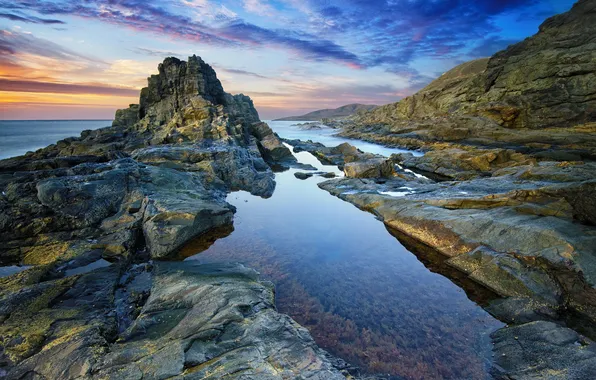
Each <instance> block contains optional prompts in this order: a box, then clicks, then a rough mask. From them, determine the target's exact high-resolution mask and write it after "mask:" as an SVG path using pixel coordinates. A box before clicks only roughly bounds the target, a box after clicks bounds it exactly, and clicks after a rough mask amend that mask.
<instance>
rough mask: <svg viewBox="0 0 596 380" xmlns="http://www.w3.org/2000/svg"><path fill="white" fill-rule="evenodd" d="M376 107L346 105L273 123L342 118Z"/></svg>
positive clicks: (369, 105)
mask: <svg viewBox="0 0 596 380" xmlns="http://www.w3.org/2000/svg"><path fill="white" fill-rule="evenodd" d="M376 107H377V106H375V105H372V104H347V105H345V106H341V107H338V108H333V109H324V110H317V111H313V112H309V113H307V114H304V115H301V116H288V117H282V118H281V119H275V121H322V120H323V119H333V118H342V117H346V116H350V115H354V114H357V113H359V112H363V111H370V110H372V109H375V108H376Z"/></svg>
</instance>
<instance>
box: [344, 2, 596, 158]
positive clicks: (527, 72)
mask: <svg viewBox="0 0 596 380" xmlns="http://www.w3.org/2000/svg"><path fill="white" fill-rule="evenodd" d="M595 35H596V2H594V1H593V0H580V1H578V2H577V4H575V5H574V6H573V8H572V9H571V10H570V11H569V12H567V13H564V14H561V15H557V16H554V17H552V18H550V19H548V20H546V21H545V22H544V23H543V24H542V25H541V26H540V30H539V32H538V33H537V34H536V35H534V36H533V37H530V38H527V39H526V40H524V41H522V42H520V43H518V44H515V45H512V46H510V47H509V48H508V49H506V50H504V51H501V52H499V53H497V54H495V55H494V56H493V57H491V58H490V59H480V60H476V61H472V62H467V63H464V64H462V65H460V66H458V67H456V68H454V69H452V70H450V71H448V72H447V73H445V74H443V75H442V76H441V77H440V78H438V79H437V80H435V81H434V82H432V83H431V84H429V85H428V86H427V87H426V88H424V89H422V90H421V91H420V92H418V93H416V94H414V95H412V96H410V97H407V98H405V99H403V100H401V101H399V102H397V103H393V104H388V105H385V106H381V107H378V108H376V109H374V110H372V111H370V112H367V113H364V114H362V115H359V116H356V117H354V118H353V120H351V123H349V125H348V126H347V127H346V129H345V130H344V132H343V134H344V135H345V136H348V137H354V138H364V139H367V140H373V141H378V142H382V143H386V144H393V145H400V146H408V147H415V148H420V147H422V148H424V149H435V148H441V146H440V145H438V146H437V143H449V144H465V145H473V146H491V147H500V148H511V149H515V150H517V151H519V152H524V153H533V154H536V155H537V156H538V157H540V156H550V157H551V158H553V157H557V156H559V157H561V156H563V155H565V154H568V153H570V152H572V153H573V154H574V155H575V156H576V157H578V159H581V158H582V157H583V158H590V159H594V158H595V157H596V133H595V131H596V124H594V123H595V122H596V63H595V62H596V47H595V44H594V36H595Z"/></svg>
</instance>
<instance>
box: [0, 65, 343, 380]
mask: <svg viewBox="0 0 596 380" xmlns="http://www.w3.org/2000/svg"><path fill="white" fill-rule="evenodd" d="M294 164H296V160H295V158H294V157H293V156H292V154H291V152H290V151H289V150H288V148H287V147H286V146H284V145H283V143H282V142H281V141H280V140H279V138H278V137H277V136H276V135H275V134H274V133H273V132H272V131H271V129H270V128H269V127H268V126H267V125H266V124H265V123H262V122H260V121H259V117H258V113H257V111H256V110H255V108H254V106H253V103H252V101H251V100H250V98H248V97H246V96H244V95H236V96H232V95H230V94H227V93H225V92H224V91H223V88H222V86H221V83H220V82H219V80H218V79H217V77H216V75H215V72H214V71H213V69H212V68H211V67H210V66H209V65H207V64H205V63H204V62H203V61H202V60H201V59H200V58H198V57H196V56H193V57H190V58H189V60H188V61H187V62H184V61H180V60H178V59H175V58H167V59H166V60H165V61H164V62H163V63H162V64H161V65H160V66H159V74H158V75H153V76H151V77H150V78H149V81H148V87H146V88H144V89H143V90H142V91H141V96H140V104H139V105H131V106H130V107H129V108H128V109H126V110H119V111H118V112H117V113H116V118H115V120H114V123H113V126H112V127H109V128H104V129H100V130H95V131H84V132H83V133H82V134H81V136H80V137H79V138H69V139H66V140H63V141H59V142H58V143H57V144H54V145H51V146H49V147H47V148H44V149H41V150H39V151H37V152H34V153H29V154H27V155H25V156H21V157H15V158H11V159H7V160H3V161H0V190H1V192H0V194H1V195H0V264H1V265H20V267H18V268H19V269H22V270H21V271H20V272H18V273H12V274H11V275H9V276H7V277H4V278H0V322H2V326H1V327H0V377H6V378H8V379H22V378H30V377H31V378H44V379H75V378H97V379H139V378H146V379H164V378H214V379H215V378H218V379H219V378H230V379H233V378H242V379H263V378H269V379H282V378H293V377H297V376H305V378H312V379H334V378H345V376H343V375H342V374H341V373H340V372H339V371H338V370H336V369H334V367H333V366H332V365H331V363H330V360H329V359H328V358H327V356H326V354H325V353H324V352H322V351H321V350H320V349H318V348H317V347H316V346H315V344H314V342H313V341H312V338H311V337H310V335H309V334H308V333H307V332H306V331H305V330H304V329H303V328H301V327H300V326H298V325H297V324H296V323H295V322H293V321H292V320H291V319H290V318H289V317H286V316H283V315H280V314H278V313H277V312H276V311H275V308H274V301H273V289H272V287H271V286H270V285H269V284H264V283H261V282H259V281H258V280H257V275H256V273H255V272H254V271H252V270H249V269H246V268H244V267H242V266H238V265H229V266H225V265H224V266H201V265H198V266H197V265H192V264H190V263H188V264H187V263H185V264H184V265H182V264H179V263H165V262H160V261H159V260H177V259H181V258H183V257H184V255H185V254H186V252H184V250H183V249H182V248H183V247H185V246H186V245H187V244H189V243H190V242H192V241H195V240H196V239H197V238H199V237H202V236H208V235H209V234H217V233H220V234H221V233H223V232H222V231H227V233H228V234H229V232H230V230H231V229H232V227H231V224H232V219H233V214H234V212H235V208H234V207H233V206H231V205H230V204H228V203H227V202H226V201H225V199H226V195H227V194H228V193H229V192H230V191H234V190H245V191H249V192H251V193H252V194H254V195H258V196H262V197H269V196H271V195H272V193H273V190H274V188H275V182H274V175H273V172H272V170H271V167H273V166H275V165H283V166H284V167H288V166H291V165H294ZM13 272H16V271H13Z"/></svg>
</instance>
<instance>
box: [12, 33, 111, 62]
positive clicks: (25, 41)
mask: <svg viewBox="0 0 596 380" xmlns="http://www.w3.org/2000/svg"><path fill="white" fill-rule="evenodd" d="M19 54H32V55H36V56H41V57H47V58H53V59H58V60H64V61H79V60H83V61H88V62H100V60H98V59H96V58H92V57H88V56H86V55H83V54H80V53H77V52H75V51H74V50H71V49H68V48H65V47H63V46H61V45H58V44H56V43H54V42H52V41H48V40H46V39H42V38H37V37H35V36H34V35H32V34H30V33H24V32H18V31H8V30H0V59H1V58H3V59H8V60H11V57H10V56H14V55H19Z"/></svg>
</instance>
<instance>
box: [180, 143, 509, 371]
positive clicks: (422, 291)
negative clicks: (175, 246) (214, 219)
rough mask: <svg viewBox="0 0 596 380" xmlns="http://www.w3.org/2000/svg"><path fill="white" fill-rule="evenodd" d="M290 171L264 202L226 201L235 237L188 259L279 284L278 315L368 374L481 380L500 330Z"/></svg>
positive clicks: (354, 213) (362, 217) (390, 240)
mask: <svg viewBox="0 0 596 380" xmlns="http://www.w3.org/2000/svg"><path fill="white" fill-rule="evenodd" d="M306 155H308V156H310V157H307V156H306ZM298 157H299V160H301V162H305V161H308V162H307V163H311V164H312V165H314V166H316V167H317V168H319V169H320V170H322V171H332V170H337V169H336V168H334V167H330V166H324V165H321V164H320V163H319V162H318V161H317V160H316V159H315V158H314V157H313V156H311V155H310V154H309V153H305V152H303V153H301V154H300V155H298ZM295 172H296V170H289V171H287V172H283V173H279V174H277V175H276V182H277V188H276V191H275V193H274V194H273V196H272V197H271V198H269V199H262V198H258V197H254V196H251V195H250V194H248V193H245V192H237V193H232V194H230V195H229V197H228V201H229V202H230V203H232V204H233V205H234V206H236V207H237V214H236V216H235V220H234V231H233V232H232V233H231V234H230V235H229V236H227V237H225V238H223V239H220V240H217V241H215V242H214V243H213V244H212V245H210V246H209V248H208V249H206V250H205V251H203V252H202V253H201V254H198V255H196V256H192V257H190V258H188V260H200V261H202V262H223V261H239V262H242V263H244V264H246V265H247V266H250V267H253V268H255V269H257V270H258V271H259V272H261V275H262V277H263V278H264V279H268V280H271V281H273V282H274V283H275V284H276V293H277V294H276V295H277V302H278V307H279V309H280V311H281V312H283V313H287V314H289V315H291V316H292V317H293V318H294V319H296V320H297V321H298V322H299V323H301V324H302V325H303V326H305V327H307V328H308V329H309V330H310V332H311V334H312V335H313V337H314V338H315V340H316V341H317V343H318V344H319V345H321V346H322V347H324V348H326V349H328V350H329V351H330V352H332V353H333V354H335V355H337V356H340V357H342V358H343V359H346V360H348V361H350V362H351V363H354V364H357V365H359V366H361V367H362V368H364V369H366V370H367V371H368V372H371V373H384V374H392V375H396V376H403V377H406V378H409V379H430V378H460V379H461V378H465V379H481V378H485V377H487V362H486V360H487V358H489V357H490V347H491V344H490V340H489V337H488V334H489V333H490V332H492V331H494V330H495V329H496V328H499V327H501V326H502V324H501V323H500V322H498V321H496V320H495V319H493V318H492V317H491V316H490V315H489V314H488V313H486V312H485V311H484V310H483V309H482V308H480V307H479V306H478V305H477V304H476V303H474V302H473V301H471V300H470V299H469V298H468V296H467V295H466V293H465V292H464V290H462V289H461V288H460V287H458V286H456V285H455V284H454V283H453V282H451V281H450V280H449V279H447V278H446V277H444V276H442V275H440V274H437V273H433V271H432V270H429V269H427V267H425V265H424V264H423V263H422V262H421V261H420V260H419V259H418V258H417V257H416V256H415V255H414V254H412V253H410V252H409V251H408V250H407V249H406V248H405V247H404V246H403V245H402V244H400V243H399V242H398V241H397V240H396V239H395V237H393V236H392V235H391V234H389V233H387V230H386V229H385V227H384V225H383V223H381V222H380V221H378V220H376V219H375V218H374V217H373V215H371V214H368V213H365V212H362V211H360V210H358V209H357V208H355V207H353V206H352V205H350V204H349V203H346V202H343V201H341V200H340V199H338V198H335V197H333V196H331V195H329V194H328V193H326V192H324V191H322V190H320V189H319V188H318V187H317V186H316V183H317V182H319V181H322V180H324V179H322V178H320V177H316V176H315V177H311V178H309V179H307V180H298V179H296V178H295V177H294V173H295ZM427 259H428V260H430V261H431V262H435V260H434V259H432V258H427ZM441 263H442V261H441ZM427 265H428V264H427ZM437 265H439V266H440V263H439V264H437ZM429 266H430V267H431V269H433V266H432V265H429ZM433 270H435V271H436V272H438V273H444V272H442V270H436V269H433ZM468 285H470V286H471V284H468ZM490 296H491V295H490V294H488V293H487V294H484V293H482V292H480V293H479V294H478V295H477V298H478V300H479V301H481V300H482V299H485V298H489V297H490ZM475 297H476V296H475Z"/></svg>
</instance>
